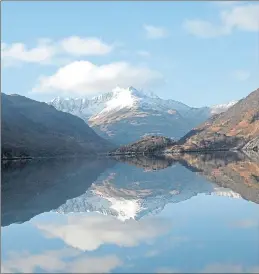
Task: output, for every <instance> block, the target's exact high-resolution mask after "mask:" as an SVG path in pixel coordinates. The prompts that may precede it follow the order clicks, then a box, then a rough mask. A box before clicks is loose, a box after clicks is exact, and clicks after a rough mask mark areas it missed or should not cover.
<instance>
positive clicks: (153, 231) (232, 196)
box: [1, 155, 259, 273]
mask: <svg viewBox="0 0 259 274" xmlns="http://www.w3.org/2000/svg"><path fill="white" fill-rule="evenodd" d="M2 168H3V167H2ZM2 171H3V172H2V230H1V232H2V233H1V248H2V254H1V259H2V260H1V261H2V266H1V268H2V272H11V273H50V272H52V273H53V272H60V273H61V272H69V273H80V272H81V273H82V272H84V273H85V272H91V273H93V272H95V273H103V272H113V273H165V272H168V273H174V272H177V273H180V272H182V273H190V272H191V273H204V272H205V273H208V272H212V273H244V272H246V273H258V272H259V205H258V204H259V163H258V161H257V159H254V158H249V157H245V156H235V157H233V155H229V156H226V155H214V156H211V155H210V156H209V155H207V156H206V155H205V156H202V155H198V156H193V155H192V156H186V157H183V158H182V159H172V158H170V159H169V158H167V159H164V158H159V159H158V158H156V159H154V158H152V159H149V158H143V157H140V158H124V159H119V161H116V160H113V159H89V160H87V159H73V160H72V159H67V160H59V161H55V160H51V161H30V162H29V163H23V164H18V163H17V164H12V165H5V166H4V168H3V170H2Z"/></svg>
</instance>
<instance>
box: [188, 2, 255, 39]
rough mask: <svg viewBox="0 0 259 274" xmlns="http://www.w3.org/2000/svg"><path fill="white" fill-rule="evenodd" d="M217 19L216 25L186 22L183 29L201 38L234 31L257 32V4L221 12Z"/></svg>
mask: <svg viewBox="0 0 259 274" xmlns="http://www.w3.org/2000/svg"><path fill="white" fill-rule="evenodd" d="M219 19H220V20H219V23H218V24H213V23H211V22H209V21H205V20H200V19H195V20H186V21H185V22H184V24H183V27H184V28H185V29H186V30H187V31H188V32H189V33H191V34H193V35H195V36H198V37H202V38H212V37H217V36H222V35H228V34H230V33H231V32H232V31H233V30H235V29H236V30H240V31H251V32H252V31H259V4H246V5H240V6H233V7H231V8H230V9H227V10H224V11H222V12H221V13H220V18H219Z"/></svg>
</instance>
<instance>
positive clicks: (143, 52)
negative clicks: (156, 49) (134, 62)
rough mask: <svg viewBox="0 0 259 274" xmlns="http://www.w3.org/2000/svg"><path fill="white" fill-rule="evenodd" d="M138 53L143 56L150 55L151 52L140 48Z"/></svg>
mask: <svg viewBox="0 0 259 274" xmlns="http://www.w3.org/2000/svg"><path fill="white" fill-rule="evenodd" d="M137 55H139V56H142V57H149V56H150V53H149V52H148V51H146V50H138V51H137Z"/></svg>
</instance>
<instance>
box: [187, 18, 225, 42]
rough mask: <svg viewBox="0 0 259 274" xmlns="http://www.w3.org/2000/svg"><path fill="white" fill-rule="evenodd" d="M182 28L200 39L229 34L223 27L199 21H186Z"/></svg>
mask: <svg viewBox="0 0 259 274" xmlns="http://www.w3.org/2000/svg"><path fill="white" fill-rule="evenodd" d="M183 26H184V28H185V29H186V30H187V31H188V32H189V33H191V34H193V35H195V36H198V37H201V38H213V37H217V36H221V35H226V34H228V33H229V30H228V29H227V28H225V27H224V26H216V25H213V24H212V23H210V22H208V21H204V20H199V19H195V20H186V21H185V22H184V25H183Z"/></svg>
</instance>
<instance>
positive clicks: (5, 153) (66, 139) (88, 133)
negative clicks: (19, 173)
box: [1, 93, 114, 158]
mask: <svg viewBox="0 0 259 274" xmlns="http://www.w3.org/2000/svg"><path fill="white" fill-rule="evenodd" d="M1 99H2V100H1V106H2V123H1V132H2V136H1V137H2V138H1V148H2V155H1V156H2V158H10V157H26V156H32V157H38V156H39V157H40V156H64V155H66V156H68V155H85V154H96V153H97V152H101V151H108V150H110V149H111V148H113V147H114V146H113V145H112V144H110V143H109V142H108V141H106V140H104V139H102V138H101V137H99V136H98V135H97V134H96V133H95V132H94V131H93V130H92V129H91V128H90V127H89V126H88V125H87V124H86V123H85V122H84V121H83V120H82V119H80V118H79V117H76V116H74V115H71V114H69V113H64V112H61V111H58V110H56V109H55V108H54V107H53V106H50V105H48V104H46V103H42V102H38V101H35V100H32V99H29V98H27V97H25V96H21V95H6V94H4V93H2V94H1Z"/></svg>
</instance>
